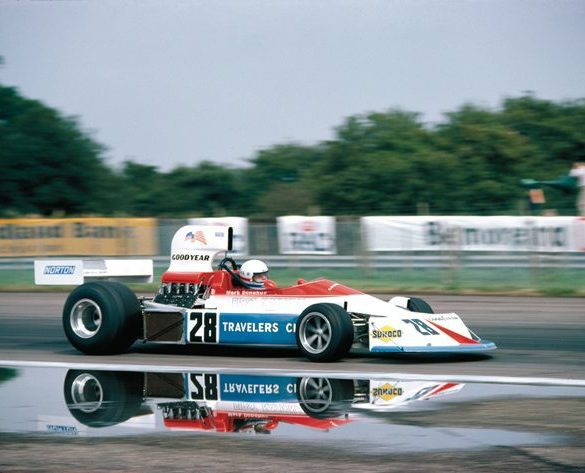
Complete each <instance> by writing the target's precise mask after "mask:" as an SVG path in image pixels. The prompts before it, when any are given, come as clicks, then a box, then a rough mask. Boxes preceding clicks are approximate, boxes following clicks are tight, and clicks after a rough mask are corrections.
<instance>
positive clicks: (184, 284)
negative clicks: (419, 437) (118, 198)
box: [35, 225, 496, 362]
mask: <svg viewBox="0 0 585 473" xmlns="http://www.w3.org/2000/svg"><path fill="white" fill-rule="evenodd" d="M232 241H233V232H232V229H231V227H222V226H196V225H187V226H184V227H182V228H180V229H179V230H177V232H176V233H175V235H174V237H173V240H172V243H171V257H170V265H169V267H168V270H167V271H166V272H164V273H163V275H162V278H161V284H160V288H159V291H158V293H157V294H155V295H153V296H152V297H140V298H139V297H137V296H136V295H135V294H134V293H133V292H132V291H131V290H130V289H129V288H128V287H127V286H125V285H123V284H121V283H120V282H118V281H112V280H109V279H111V278H113V277H115V276H118V275H124V276H132V275H133V271H132V269H133V266H137V265H142V267H143V266H144V261H138V262H136V263H135V262H132V261H127V262H121V261H115V260H114V261H112V262H106V264H105V266H104V267H102V268H101V269H100V268H97V269H96V267H95V266H96V262H95V261H93V262H91V261H90V262H89V263H88V264H85V263H84V262H82V261H76V262H75V263H67V262H64V261H61V262H55V261H51V260H45V261H38V262H35V279H36V282H37V283H45V284H49V283H50V284H64V281H65V280H68V281H71V280H73V281H74V282H72V283H73V284H75V283H79V282H81V283H82V284H81V285H80V286H79V287H77V288H75V289H74V290H73V291H72V292H71V293H70V294H69V296H68V298H67V300H66V302H65V306H64V308H63V327H64V331H65V334H66V336H67V338H68V340H69V341H70V343H71V344H72V345H73V346H74V347H75V348H77V349H78V350H79V351H81V352H83V353H86V354H91V355H105V354H117V353H123V352H125V351H127V350H128V349H129V348H130V346H131V345H132V344H133V343H134V342H135V341H136V340H138V339H139V340H142V341H144V342H159V343H167V344H183V345H187V344H196V345H253V346H280V347H297V348H298V349H299V350H300V352H301V353H302V354H303V355H304V356H305V357H306V358H308V359H309V360H311V361H315V362H329V361H335V360H339V359H340V358H342V357H344V356H346V355H347V353H348V352H349V351H350V349H352V347H356V348H358V347H361V348H365V349H367V350H369V351H370V352H374V353H375V352H380V353H382V352H394V353H421V352H422V353H429V352H441V353H454V352H484V351H489V350H493V349H495V348H496V345H495V344H494V343H493V342H490V341H487V340H482V339H481V338H480V337H478V336H477V335H476V334H475V333H473V332H472V331H471V330H470V329H469V328H467V326H466V325H465V324H464V323H463V321H462V320H461V318H460V317H459V316H458V315H457V314H455V313H443V314H435V313H434V312H433V310H432V308H431V307H430V306H429V304H427V303H426V302H425V301H424V300H422V299H419V298H414V297H393V298H392V299H390V300H389V301H384V300H381V299H379V298H377V297H374V296H371V295H368V294H365V293H363V292H360V291H358V290H356V289H353V288H351V287H348V286H345V285H343V284H340V283H338V282H335V281H331V280H328V279H317V280H313V281H304V280H302V279H299V280H298V282H297V284H295V285H292V286H290V287H278V286H277V285H276V284H275V283H274V282H272V281H266V283H265V284H264V285H263V288H262V289H260V290H257V289H250V288H249V287H247V286H246V285H245V284H243V281H242V277H241V274H239V266H238V264H237V263H236V262H235V261H234V260H233V259H232V258H230V257H229V256H228V255H229V251H230V250H231V249H232ZM85 266H87V267H85ZM140 275H143V270H142V272H140V274H136V276H140ZM150 277H151V278H152V261H150Z"/></svg>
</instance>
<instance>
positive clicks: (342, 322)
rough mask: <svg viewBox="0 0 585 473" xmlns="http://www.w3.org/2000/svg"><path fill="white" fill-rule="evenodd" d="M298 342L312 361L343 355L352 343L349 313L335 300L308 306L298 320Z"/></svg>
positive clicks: (330, 359)
mask: <svg viewBox="0 0 585 473" xmlns="http://www.w3.org/2000/svg"><path fill="white" fill-rule="evenodd" d="M295 335H296V341H297V346H298V347H299V349H300V350H301V353H302V354H303V355H304V356H305V357H307V358H308V359H309V360H311V361H335V360H338V359H340V358H341V357H343V356H345V355H346V354H347V353H348V352H349V349H350V348H351V345H352V343H353V324H352V322H351V318H350V316H349V314H348V313H347V312H346V311H345V310H344V309H342V308H341V307H339V306H338V305H335V304H314V305H312V306H310V307H307V308H306V309H305V310H304V311H303V313H302V314H301V315H300V317H299V320H298V321H297V329H296V334H295Z"/></svg>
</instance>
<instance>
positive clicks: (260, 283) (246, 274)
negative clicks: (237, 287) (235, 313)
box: [240, 259, 268, 290]
mask: <svg viewBox="0 0 585 473" xmlns="http://www.w3.org/2000/svg"><path fill="white" fill-rule="evenodd" d="M240 279H241V280H242V283H243V284H244V285H245V286H246V287H247V288H248V289H256V290H262V289H265V287H264V282H265V281H266V280H268V266H266V263H265V262H264V261H260V260H259V259H251V260H248V261H246V262H245V263H244V264H242V266H241V267H240Z"/></svg>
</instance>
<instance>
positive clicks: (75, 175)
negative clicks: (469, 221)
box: [0, 84, 585, 219]
mask: <svg viewBox="0 0 585 473" xmlns="http://www.w3.org/2000/svg"><path fill="white" fill-rule="evenodd" d="M575 161H585V100H584V99H579V100H572V101H562V102H555V101H550V100H544V99H540V98H537V97H535V96H533V95H532V94H526V95H523V96H520V97H512V98H506V99H505V100H503V101H502V103H501V105H500V106H499V107H498V109H496V110H493V109H490V108H486V107H481V106H478V105H474V104H464V105H462V106H461V107H460V108H459V109H457V110H455V111H453V112H450V113H447V114H445V118H444V120H443V121H442V122H441V123H438V124H434V125H428V124H425V123H424V121H423V120H422V116H421V115H420V114H418V113H415V112H409V111H404V110H399V109H391V110H387V111H383V112H371V113H366V114H360V115H354V116H351V117H348V118H346V119H345V120H344V121H343V122H342V123H341V125H340V126H338V127H337V128H336V129H335V136H334V138H333V139H332V140H330V141H323V142H321V143H318V144H315V145H302V144H297V143H284V144H278V145H275V146H272V147H270V148H267V149H263V150H260V151H259V152H257V153H256V154H255V156H253V157H252V158H251V159H250V160H249V166H246V167H241V168H230V167H227V166H222V165H219V164H217V163H213V162H209V161H204V162H200V163H198V164H195V165H193V166H179V167H176V168H175V169H172V170H171V171H168V172H162V171H160V170H159V169H158V168H157V167H156V166H150V165H145V164H141V163H139V162H135V161H127V162H125V163H124V164H123V166H121V168H114V167H111V166H109V165H108V164H107V150H106V148H105V147H104V146H103V145H102V144H100V143H97V142H96V141H95V140H94V139H93V138H92V137H91V136H90V134H89V133H87V132H85V131H84V130H83V128H82V126H81V124H80V123H79V121H78V120H77V119H76V118H72V117H65V116H63V115H62V114H61V113H60V112H59V111H57V110H55V109H53V108H50V107H48V106H47V105H45V104H43V103H41V102H39V101H36V100H31V99H29V98H26V97H23V96H22V95H21V94H20V93H19V91H18V90H17V89H15V88H12V87H7V86H3V85H1V84H0V176H1V177H0V181H1V185H0V202H2V204H1V205H0V208H1V210H0V214H1V215H0V216H2V217H17V216H27V215H41V216H52V215H60V216H62V215H71V216H80V215H104V216H157V217H185V216H190V217H195V216H223V215H238V216H247V217H250V218H256V219H264V218H266V219H268V218H273V217H275V216H278V215H285V214H326V215H337V216H352V215H414V214H417V213H418V214H421V213H424V214H427V213H429V214H433V215H440V214H443V215H445V214H451V215H464V214H473V215H488V214H518V212H522V211H527V210H528V208H527V191H526V189H524V188H522V187H521V185H520V180H521V179H523V178H532V179H536V180H549V179H554V178H556V177H559V176H562V175H566V174H567V173H568V171H569V169H570V167H571V165H572V163H573V162H575ZM545 194H546V198H547V202H546V207H547V208H549V209H557V211H558V212H559V213H560V214H573V213H574V212H575V196H574V195H573V194H571V193H563V192H561V191H559V190H556V189H553V188H550V189H549V188H547V189H545Z"/></svg>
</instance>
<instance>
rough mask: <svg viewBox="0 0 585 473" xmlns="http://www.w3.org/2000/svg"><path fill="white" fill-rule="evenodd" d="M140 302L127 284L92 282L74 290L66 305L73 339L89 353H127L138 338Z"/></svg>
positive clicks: (65, 325) (65, 316)
mask: <svg viewBox="0 0 585 473" xmlns="http://www.w3.org/2000/svg"><path fill="white" fill-rule="evenodd" d="M139 327H140V303H139V302H138V299H137V298H136V296H135V295H134V294H133V293H132V291H130V289H128V288H127V287H126V286H124V285H122V284H120V283H114V282H110V281H104V282H90V283H86V284H83V285H81V286H79V287H78V288H76V289H75V290H73V292H71V294H70V295H69V297H68V298H67V301H66V302H65V306H64V308H63V329H64V330H65V335H66V336H67V339H68V340H69V342H70V343H71V344H72V345H73V346H74V347H75V348H77V349H78V350H79V351H81V352H83V353H86V354H88V355H109V354H116V353H123V352H125V351H126V350H128V348H129V347H130V345H132V344H133V343H134V342H135V341H136V339H137V338H138V334H139Z"/></svg>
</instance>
